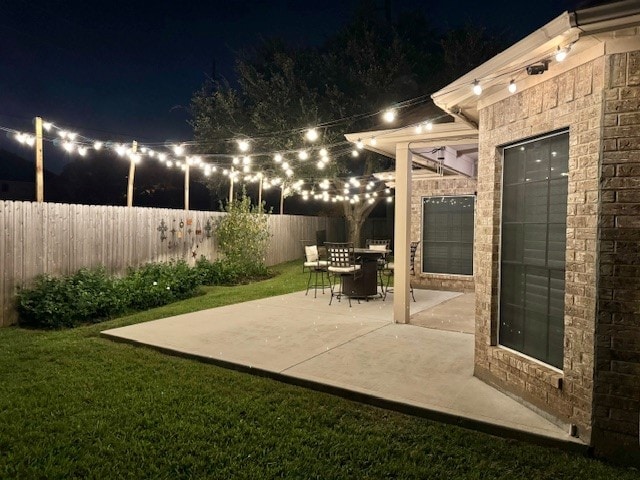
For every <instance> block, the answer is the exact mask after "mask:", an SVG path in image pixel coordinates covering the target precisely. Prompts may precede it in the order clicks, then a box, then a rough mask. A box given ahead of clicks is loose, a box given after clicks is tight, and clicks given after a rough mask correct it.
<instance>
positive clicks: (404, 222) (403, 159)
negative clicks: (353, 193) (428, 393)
mask: <svg viewBox="0 0 640 480" xmlns="http://www.w3.org/2000/svg"><path fill="white" fill-rule="evenodd" d="M394 220H395V229H394V244H393V263H394V265H395V267H394V274H393V321H394V322H395V323H409V317H410V304H409V290H410V289H409V282H410V280H409V259H410V250H409V242H410V238H409V237H410V234H411V152H409V145H408V144H400V145H398V146H396V198H395V215H394Z"/></svg>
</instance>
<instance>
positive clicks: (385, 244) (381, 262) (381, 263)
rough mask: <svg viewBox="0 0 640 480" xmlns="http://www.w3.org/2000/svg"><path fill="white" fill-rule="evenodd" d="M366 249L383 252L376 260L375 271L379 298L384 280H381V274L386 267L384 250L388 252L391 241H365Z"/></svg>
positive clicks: (382, 292) (382, 294) (382, 291)
mask: <svg viewBox="0 0 640 480" xmlns="http://www.w3.org/2000/svg"><path fill="white" fill-rule="evenodd" d="M366 245H367V248H368V249H369V250H383V251H385V252H384V253H383V254H381V256H380V258H379V259H378V264H377V269H378V280H380V296H381V297H382V296H384V280H383V278H382V272H383V271H384V269H385V268H386V266H387V263H388V262H387V252H386V250H390V248H389V246H390V245H391V240H373V239H367V242H366Z"/></svg>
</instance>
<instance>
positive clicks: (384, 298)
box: [382, 275, 391, 302]
mask: <svg viewBox="0 0 640 480" xmlns="http://www.w3.org/2000/svg"><path fill="white" fill-rule="evenodd" d="M390 283H391V275H389V276H387V286H386V287H385V288H384V295H383V296H382V301H383V302H384V301H385V300H386V299H387V293H389V284H390Z"/></svg>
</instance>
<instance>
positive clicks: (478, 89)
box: [473, 80, 482, 95]
mask: <svg viewBox="0 0 640 480" xmlns="http://www.w3.org/2000/svg"><path fill="white" fill-rule="evenodd" d="M473 93H475V94H476V95H480V94H481V93H482V85H480V82H478V80H474V81H473Z"/></svg>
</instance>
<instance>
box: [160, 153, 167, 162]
mask: <svg viewBox="0 0 640 480" xmlns="http://www.w3.org/2000/svg"><path fill="white" fill-rule="evenodd" d="M166 159H167V154H166V153H159V154H158V160H160V161H161V162H164V161H165V160H166Z"/></svg>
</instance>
